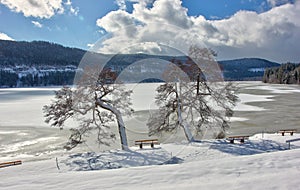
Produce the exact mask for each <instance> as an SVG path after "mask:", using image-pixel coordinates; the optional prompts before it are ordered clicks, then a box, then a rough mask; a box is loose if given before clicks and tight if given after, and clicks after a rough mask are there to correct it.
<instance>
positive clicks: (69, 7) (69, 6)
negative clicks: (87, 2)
mask: <svg viewBox="0 0 300 190" xmlns="http://www.w3.org/2000/svg"><path fill="white" fill-rule="evenodd" d="M64 4H65V6H66V7H67V8H68V9H69V11H70V13H71V14H72V15H75V16H77V15H78V13H79V8H78V7H75V8H74V7H73V6H72V2H71V0H67V1H66V2H65V3H64Z"/></svg>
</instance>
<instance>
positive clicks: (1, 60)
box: [0, 40, 280, 87]
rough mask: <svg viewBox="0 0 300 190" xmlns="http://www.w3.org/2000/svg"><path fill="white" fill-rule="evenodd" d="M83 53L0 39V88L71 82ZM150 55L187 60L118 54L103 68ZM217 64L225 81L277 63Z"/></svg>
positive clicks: (254, 76)
mask: <svg viewBox="0 0 300 190" xmlns="http://www.w3.org/2000/svg"><path fill="white" fill-rule="evenodd" d="M86 53H87V51H85V50H82V49H78V48H69V47H64V46H62V45H59V44H55V43H50V42H44V41H33V42H16V41H6V40H0V87H16V86H17V87H18V86H48V85H63V84H72V82H73V80H72V79H73V78H74V75H75V72H76V67H78V65H79V63H80V61H81V59H82V58H83V56H84V55H85V54H86ZM95 56H107V55H104V54H95ZM149 58H155V59H163V60H166V61H174V60H175V61H176V62H181V63H184V62H186V61H187V60H188V58H187V57H186V56H178V57H174V56H158V55H147V54H118V55H115V56H113V57H112V58H111V59H110V60H109V62H108V63H107V65H106V67H110V68H112V69H113V70H115V71H116V72H118V73H120V72H121V71H122V69H124V68H126V67H128V66H129V65H130V64H132V63H134V62H136V61H140V60H143V59H149ZM218 63H219V65H220V68H221V70H222V71H223V74H224V78H225V80H262V77H263V74H264V70H265V69H266V68H271V67H278V66H280V64H278V63H274V62H270V61H268V60H265V59H258V58H244V59H235V60H225V61H218Z"/></svg>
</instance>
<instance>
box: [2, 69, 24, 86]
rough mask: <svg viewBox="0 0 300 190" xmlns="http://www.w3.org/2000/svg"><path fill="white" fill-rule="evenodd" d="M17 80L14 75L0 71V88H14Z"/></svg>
mask: <svg viewBox="0 0 300 190" xmlns="http://www.w3.org/2000/svg"><path fill="white" fill-rule="evenodd" d="M18 79H19V77H18V75H17V74H16V73H12V72H9V71H4V70H0V87H16V86H17V83H18Z"/></svg>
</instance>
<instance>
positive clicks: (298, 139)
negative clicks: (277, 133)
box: [285, 138, 300, 149]
mask: <svg viewBox="0 0 300 190" xmlns="http://www.w3.org/2000/svg"><path fill="white" fill-rule="evenodd" d="M295 141H300V138H297V139H290V140H286V141H285V142H286V143H289V149H291V142H295Z"/></svg>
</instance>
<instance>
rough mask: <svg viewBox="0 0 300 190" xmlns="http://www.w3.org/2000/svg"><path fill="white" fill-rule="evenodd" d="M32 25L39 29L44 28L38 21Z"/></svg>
mask: <svg viewBox="0 0 300 190" xmlns="http://www.w3.org/2000/svg"><path fill="white" fill-rule="evenodd" d="M31 23H32V24H33V25H34V26H35V27H38V28H42V27H43V25H42V24H41V23H39V22H38V21H31Z"/></svg>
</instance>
